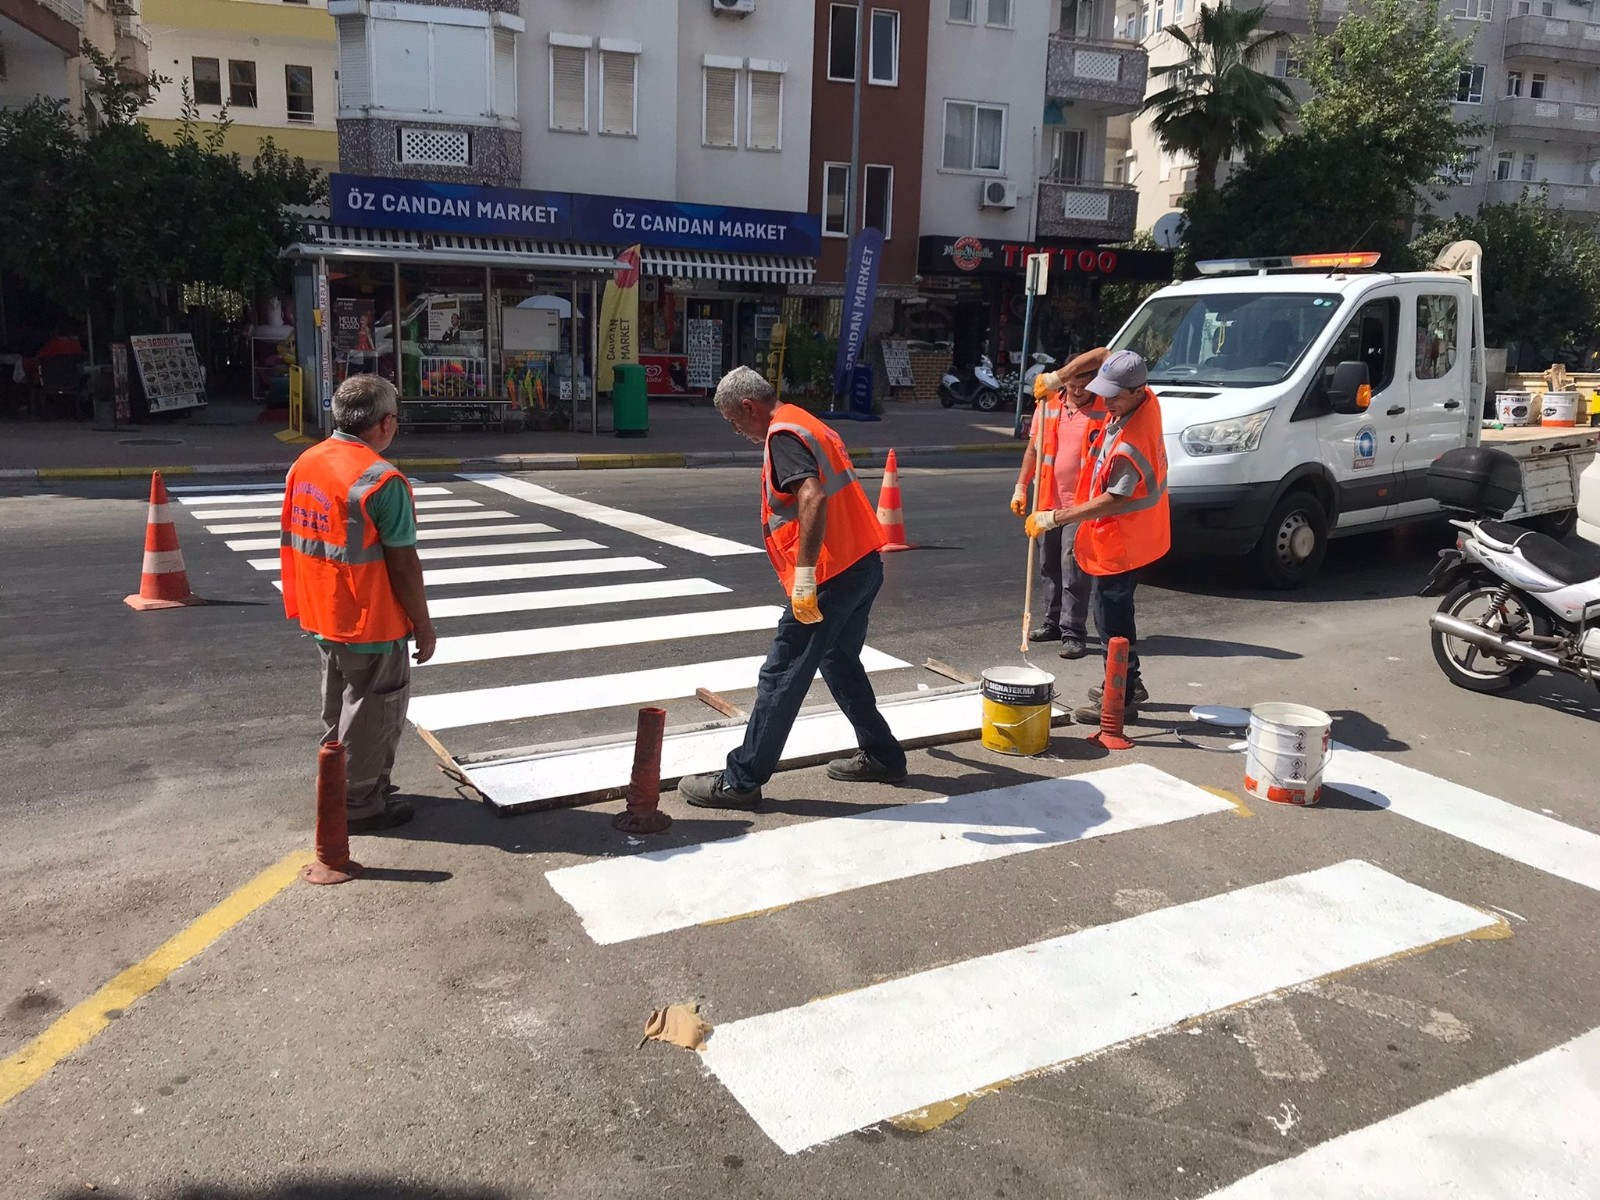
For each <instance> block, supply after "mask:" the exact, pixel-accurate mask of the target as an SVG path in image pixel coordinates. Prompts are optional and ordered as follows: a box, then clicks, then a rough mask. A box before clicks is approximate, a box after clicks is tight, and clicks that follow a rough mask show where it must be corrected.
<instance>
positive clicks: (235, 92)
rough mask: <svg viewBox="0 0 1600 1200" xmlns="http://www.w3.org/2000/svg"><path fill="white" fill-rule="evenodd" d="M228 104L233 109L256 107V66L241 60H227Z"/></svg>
mask: <svg viewBox="0 0 1600 1200" xmlns="http://www.w3.org/2000/svg"><path fill="white" fill-rule="evenodd" d="M228 103H229V104H230V105H232V106H233V107H234V108H254V107H255V106H256V65H255V63H253V62H247V61H244V60H241V59H236V58H230V59H229V60H228Z"/></svg>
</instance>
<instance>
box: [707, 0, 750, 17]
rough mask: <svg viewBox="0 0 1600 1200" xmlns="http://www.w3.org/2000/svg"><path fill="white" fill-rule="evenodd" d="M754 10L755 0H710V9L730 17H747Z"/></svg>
mask: <svg viewBox="0 0 1600 1200" xmlns="http://www.w3.org/2000/svg"><path fill="white" fill-rule="evenodd" d="M755 10H756V0H711V11H712V12H714V13H726V14H727V15H728V16H730V17H748V16H749V15H750V14H751V13H753V12H755Z"/></svg>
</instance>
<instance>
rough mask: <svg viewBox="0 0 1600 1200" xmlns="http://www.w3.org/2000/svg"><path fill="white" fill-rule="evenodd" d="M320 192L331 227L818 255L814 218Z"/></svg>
mask: <svg viewBox="0 0 1600 1200" xmlns="http://www.w3.org/2000/svg"><path fill="white" fill-rule="evenodd" d="M328 185H329V188H330V190H331V192H332V200H333V205H332V207H333V221H334V224H336V225H354V226H357V227H360V228H366V229H406V230H412V231H414V232H418V233H460V234H483V235H488V236H498V237H526V238H539V239H543V240H560V241H569V240H570V241H577V242H599V243H602V244H605V245H621V246H627V245H632V244H633V243H635V242H638V243H640V244H642V245H645V246H654V247H658V248H661V249H669V250H715V251H721V252H724V253H731V254H790V255H799V256H802V257H807V258H815V257H816V256H817V255H819V254H820V253H821V252H822V221H821V218H820V217H818V216H816V215H814V214H812V213H795V212H782V211H777V210H774V209H765V208H735V207H731V206H725V205H714V204H679V203H675V202H673V201H671V200H637V199H631V198H628V197H623V196H587V195H581V194H578V195H575V194H572V193H569V192H537V191H528V190H526V189H523V188H491V187H477V186H474V185H470V184H459V183H429V182H426V181H424V180H420V179H389V178H383V177H378V176H366V175H344V174H335V175H331V176H329V179H328Z"/></svg>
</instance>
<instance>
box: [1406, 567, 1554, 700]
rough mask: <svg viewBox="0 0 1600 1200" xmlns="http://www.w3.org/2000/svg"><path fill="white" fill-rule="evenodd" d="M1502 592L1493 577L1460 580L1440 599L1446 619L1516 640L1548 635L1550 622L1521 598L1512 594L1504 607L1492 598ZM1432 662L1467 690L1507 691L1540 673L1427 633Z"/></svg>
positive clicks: (1524, 662) (1521, 663) (1520, 662)
mask: <svg viewBox="0 0 1600 1200" xmlns="http://www.w3.org/2000/svg"><path fill="white" fill-rule="evenodd" d="M1504 590H1505V589H1504V588H1503V586H1502V585H1501V583H1500V581H1499V580H1498V579H1489V578H1478V579H1464V580H1462V581H1461V582H1460V583H1458V584H1457V585H1456V586H1455V587H1453V588H1451V589H1450V591H1449V593H1448V594H1447V595H1446V596H1445V598H1444V599H1443V600H1441V601H1439V611H1440V612H1442V613H1444V614H1445V615H1446V616H1450V617H1455V618H1456V619H1457V620H1460V621H1466V622H1467V623H1468V624H1469V625H1480V626H1482V627H1483V628H1485V629H1492V630H1494V631H1495V632H1496V633H1503V634H1507V635H1509V636H1512V637H1517V636H1520V635H1523V634H1528V633H1532V634H1538V635H1543V634H1548V633H1549V632H1550V623H1549V622H1548V621H1546V620H1544V619H1543V617H1542V616H1541V615H1540V614H1538V613H1536V612H1533V611H1532V610H1531V609H1530V608H1529V607H1528V605H1527V604H1526V603H1524V601H1523V599H1522V597H1520V596H1519V595H1517V593H1516V592H1512V593H1511V594H1510V595H1509V596H1508V597H1507V598H1506V600H1505V601H1504V603H1503V604H1500V605H1496V603H1495V598H1496V596H1497V595H1498V594H1499V593H1500V592H1502V591H1504ZM1432 641H1433V658H1434V661H1435V662H1437V663H1438V664H1439V669H1440V670H1441V671H1443V672H1444V675H1445V678H1446V679H1448V680H1449V681H1450V682H1451V683H1453V684H1455V685H1456V686H1457V687H1458V688H1465V689H1466V690H1467V691H1469V692H1483V693H1486V694H1492V693H1495V692H1509V691H1510V690H1511V689H1512V688H1518V687H1521V686H1522V685H1523V684H1525V683H1527V682H1528V681H1529V680H1531V679H1533V678H1534V676H1536V675H1538V674H1539V670H1540V668H1539V664H1538V663H1533V662H1528V661H1527V660H1526V659H1521V658H1501V657H1500V656H1499V655H1497V654H1495V653H1494V652H1493V651H1490V650H1480V649H1479V648H1478V647H1476V646H1474V645H1472V644H1470V643H1468V642H1463V641H1462V640H1461V639H1460V638H1453V637H1451V636H1449V635H1448V634H1444V633H1440V632H1439V631H1438V630H1437V629H1435V630H1433V631H1432Z"/></svg>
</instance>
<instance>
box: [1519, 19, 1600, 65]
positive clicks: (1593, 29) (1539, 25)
mask: <svg viewBox="0 0 1600 1200" xmlns="http://www.w3.org/2000/svg"><path fill="white" fill-rule="evenodd" d="M1516 58H1541V59H1547V60H1549V61H1551V62H1565V63H1581V64H1584V65H1586V66H1591V67H1593V66H1600V25H1597V24H1594V23H1593V22H1589V21H1558V20H1556V19H1555V18H1554V17H1541V16H1531V17H1512V18H1511V20H1509V21H1507V22H1506V61H1507V62H1510V61H1511V60H1512V59H1516Z"/></svg>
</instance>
